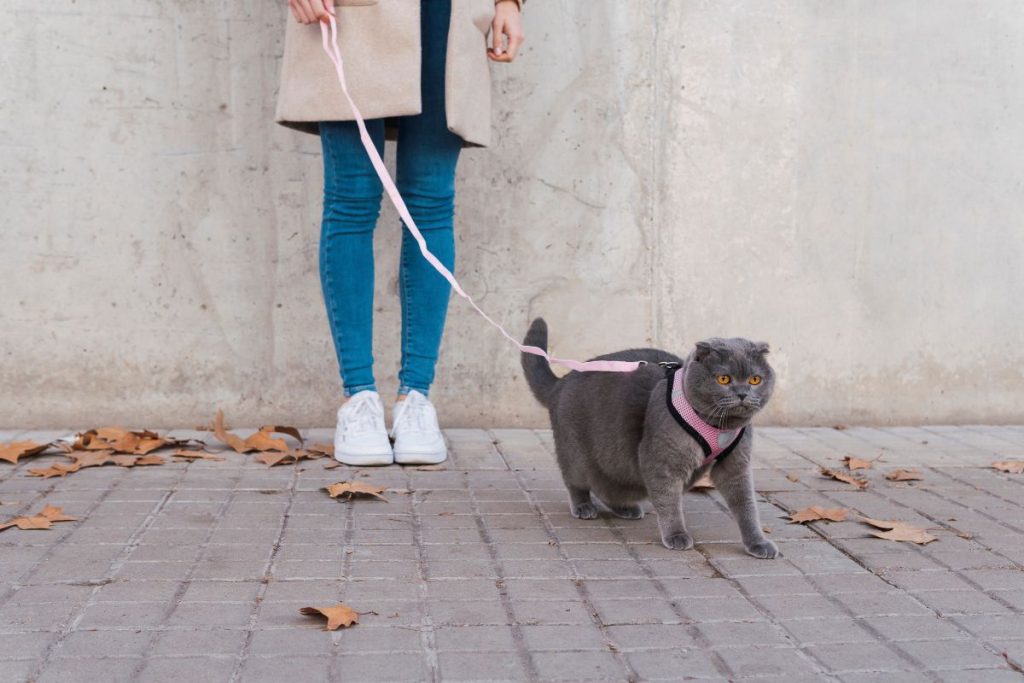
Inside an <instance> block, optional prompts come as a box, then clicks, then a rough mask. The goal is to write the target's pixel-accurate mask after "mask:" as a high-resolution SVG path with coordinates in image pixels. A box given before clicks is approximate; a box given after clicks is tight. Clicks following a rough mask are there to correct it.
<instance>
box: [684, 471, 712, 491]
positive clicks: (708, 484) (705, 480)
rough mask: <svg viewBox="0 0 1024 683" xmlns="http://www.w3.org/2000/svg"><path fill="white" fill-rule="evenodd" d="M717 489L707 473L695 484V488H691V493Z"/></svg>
mask: <svg viewBox="0 0 1024 683" xmlns="http://www.w3.org/2000/svg"><path fill="white" fill-rule="evenodd" d="M713 488H715V484H714V482H712V481H711V475H710V474H708V473H707V472H705V473H704V476H702V477H701V478H700V479H698V480H697V481H695V482H693V486H691V487H690V490H691V491H707V490H709V489H713Z"/></svg>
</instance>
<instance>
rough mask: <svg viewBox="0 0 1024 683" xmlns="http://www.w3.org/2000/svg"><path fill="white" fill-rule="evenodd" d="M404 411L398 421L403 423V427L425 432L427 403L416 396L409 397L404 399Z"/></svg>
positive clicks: (426, 426)
mask: <svg viewBox="0 0 1024 683" xmlns="http://www.w3.org/2000/svg"><path fill="white" fill-rule="evenodd" d="M402 403H403V407H402V413H401V414H400V415H399V416H398V420H397V421H396V422H399V423H401V425H402V428H403V429H406V430H409V431H416V432H425V431H427V430H428V425H427V404H426V402H424V401H418V400H416V399H414V398H407V399H405V400H404V401H402Z"/></svg>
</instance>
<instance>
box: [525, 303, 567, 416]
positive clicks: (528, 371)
mask: <svg viewBox="0 0 1024 683" xmlns="http://www.w3.org/2000/svg"><path fill="white" fill-rule="evenodd" d="M523 344H524V345H525V346H537V347H539V348H541V349H543V350H544V351H547V350H548V324H547V323H546V322H544V318H535V319H534V321H533V322H532V323H531V324H530V329H529V330H528V331H527V332H526V337H525V338H524V339H523ZM520 360H521V361H522V364H523V374H525V375H526V383H527V384H529V385H530V391H532V392H533V395H534V396H535V397H536V398H537V400H538V401H540V403H541V405H542V406H544V407H545V408H547V407H549V406H550V403H551V398H552V396H553V395H554V392H555V387H556V385H557V384H558V377H557V376H556V375H555V373H553V372H551V366H550V365H549V364H548V361H547V359H546V358H544V357H543V356H535V355H534V354H532V353H523V354H521V356H520Z"/></svg>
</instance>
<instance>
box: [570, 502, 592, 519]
mask: <svg viewBox="0 0 1024 683" xmlns="http://www.w3.org/2000/svg"><path fill="white" fill-rule="evenodd" d="M570 512H572V516H573V517H575V518H576V519H597V508H596V507H594V504H593V503H580V504H579V505H573V506H571V509H570Z"/></svg>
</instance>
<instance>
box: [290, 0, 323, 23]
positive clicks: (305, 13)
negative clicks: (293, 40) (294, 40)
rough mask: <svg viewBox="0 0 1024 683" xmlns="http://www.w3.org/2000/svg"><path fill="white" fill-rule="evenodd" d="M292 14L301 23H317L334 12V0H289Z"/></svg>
mask: <svg viewBox="0 0 1024 683" xmlns="http://www.w3.org/2000/svg"><path fill="white" fill-rule="evenodd" d="M288 6H289V7H291V8H292V16H294V17H295V21H297V22H299V23H300V24H315V23H316V22H318V21H327V18H328V17H329V16H330V15H332V14H334V0H288Z"/></svg>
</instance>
